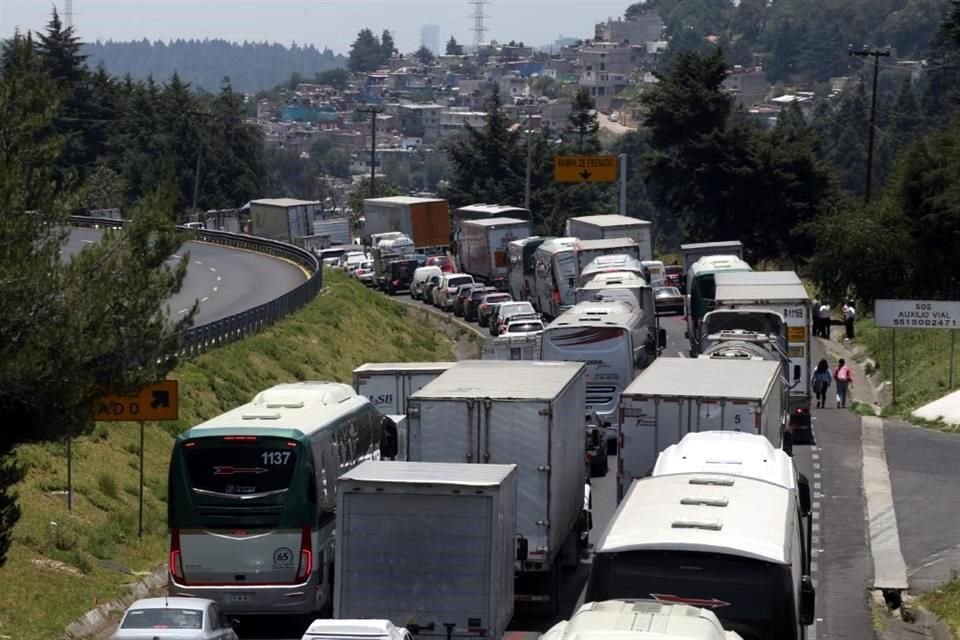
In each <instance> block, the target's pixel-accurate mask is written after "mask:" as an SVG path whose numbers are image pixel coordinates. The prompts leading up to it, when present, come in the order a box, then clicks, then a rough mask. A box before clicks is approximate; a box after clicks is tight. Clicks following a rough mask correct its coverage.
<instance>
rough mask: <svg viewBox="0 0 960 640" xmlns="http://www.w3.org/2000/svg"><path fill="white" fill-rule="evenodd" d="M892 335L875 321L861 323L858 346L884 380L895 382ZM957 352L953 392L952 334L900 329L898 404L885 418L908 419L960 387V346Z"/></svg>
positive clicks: (886, 409) (931, 330)
mask: <svg viewBox="0 0 960 640" xmlns="http://www.w3.org/2000/svg"><path fill="white" fill-rule="evenodd" d="M892 332H893V329H881V328H878V327H876V326H875V325H874V324H873V320H872V319H871V318H865V319H862V320H858V321H857V326H856V333H855V335H856V340H855V342H857V343H860V344H862V345H863V346H864V347H865V348H866V350H867V353H868V354H869V355H870V358H871V359H872V360H874V361H875V362H876V363H877V369H878V370H879V372H880V374H881V377H882V378H883V379H884V380H892V379H893V366H892V364H893V349H892V347H893V339H892ZM957 351H958V355H957V359H956V362H955V370H954V374H953V387H952V388H951V386H950V331H948V330H940V329H897V378H896V387H897V388H896V391H897V402H896V405H890V406H888V407H885V408H884V414H886V415H897V414H904V415H907V414H909V412H910V411H912V410H913V409H916V408H917V407H921V406H923V405H925V404H927V403H928V402H930V401H932V400H936V399H937V398H940V397H942V396H944V395H946V394H947V393H949V392H950V391H952V390H954V389H957V388H958V387H960V345H958V346H957ZM872 372H873V370H872V369H870V370H868V371H867V373H872Z"/></svg>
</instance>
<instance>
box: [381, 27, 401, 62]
mask: <svg viewBox="0 0 960 640" xmlns="http://www.w3.org/2000/svg"><path fill="white" fill-rule="evenodd" d="M395 53H397V45H396V44H394V42H393V34H392V33H390V31H389V30H387V29H384V30H383V33H382V34H380V55H381V57H382V58H383V62H386V61H387V60H389V59H390V58H392V57H393V56H394V54H395Z"/></svg>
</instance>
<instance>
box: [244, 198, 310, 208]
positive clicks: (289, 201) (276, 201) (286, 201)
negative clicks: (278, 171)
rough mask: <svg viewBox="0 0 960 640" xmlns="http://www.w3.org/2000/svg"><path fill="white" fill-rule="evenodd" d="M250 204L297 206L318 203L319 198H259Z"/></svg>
mask: <svg viewBox="0 0 960 640" xmlns="http://www.w3.org/2000/svg"><path fill="white" fill-rule="evenodd" d="M250 204H260V205H264V206H267V207H298V206H302V205H308V204H315V205H318V206H319V205H320V201H319V200H297V199H295V198H261V199H260V200H251V201H250Z"/></svg>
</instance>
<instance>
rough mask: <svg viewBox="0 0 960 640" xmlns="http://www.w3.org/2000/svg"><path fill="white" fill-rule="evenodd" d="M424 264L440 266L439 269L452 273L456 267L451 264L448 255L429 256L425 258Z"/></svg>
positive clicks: (451, 261)
mask: <svg viewBox="0 0 960 640" xmlns="http://www.w3.org/2000/svg"><path fill="white" fill-rule="evenodd" d="M424 266H427V267H440V270H441V271H443V272H444V273H454V272H456V270H457V267H456V266H455V265H454V264H453V260H451V259H450V256H430V257H429V258H427V261H426V263H425V265H424Z"/></svg>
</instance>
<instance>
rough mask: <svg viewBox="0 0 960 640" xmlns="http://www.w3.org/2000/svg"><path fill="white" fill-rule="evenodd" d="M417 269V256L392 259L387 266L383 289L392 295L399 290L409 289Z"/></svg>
mask: <svg viewBox="0 0 960 640" xmlns="http://www.w3.org/2000/svg"><path fill="white" fill-rule="evenodd" d="M416 270H417V260H416V258H402V259H400V260H393V261H391V262H390V263H388V264H387V266H386V269H385V271H386V273H385V274H384V279H383V282H382V283H381V284H382V288H383V291H384V292H386V293H387V294H388V295H391V296H392V295H394V294H395V293H397V292H398V291H403V290H404V289H407V290H409V289H410V284H411V283H412V282H413V273H414V271H416Z"/></svg>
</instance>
